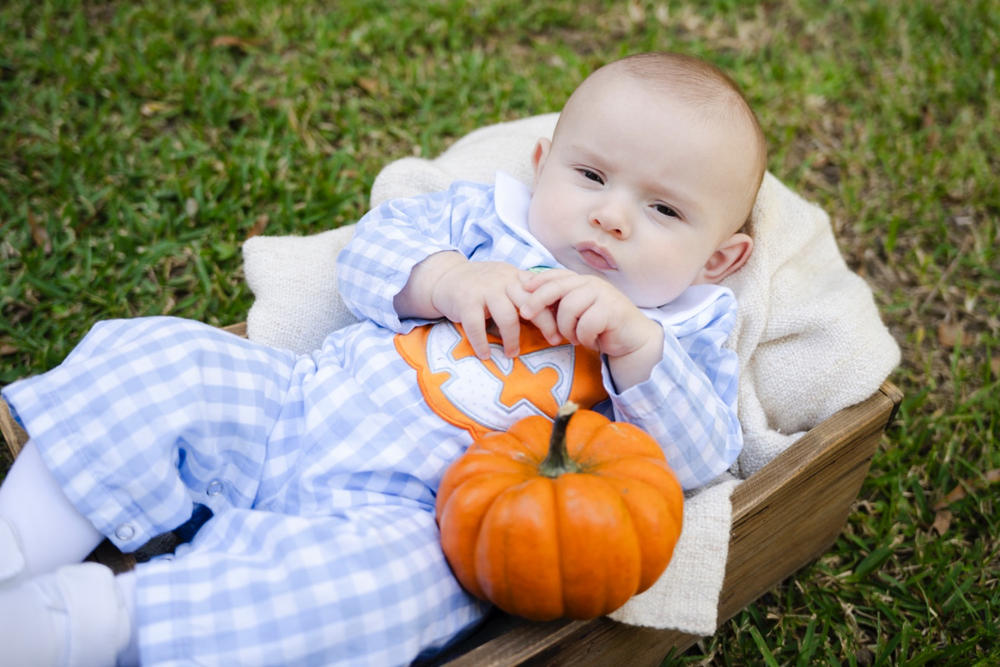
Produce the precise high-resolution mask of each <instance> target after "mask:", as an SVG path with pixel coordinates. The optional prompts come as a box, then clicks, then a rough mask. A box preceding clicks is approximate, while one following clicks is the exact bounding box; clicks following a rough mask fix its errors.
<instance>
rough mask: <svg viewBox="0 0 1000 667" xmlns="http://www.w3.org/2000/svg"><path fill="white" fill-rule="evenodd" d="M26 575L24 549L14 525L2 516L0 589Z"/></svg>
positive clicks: (0, 521)
mask: <svg viewBox="0 0 1000 667" xmlns="http://www.w3.org/2000/svg"><path fill="white" fill-rule="evenodd" d="M25 576H26V567H25V562H24V551H23V550H22V548H21V541H20V539H19V538H18V536H17V532H16V531H15V530H14V526H13V525H11V523H10V522H9V521H8V520H7V519H5V518H4V517H2V516H0V590H3V588H4V587H5V586H9V585H13V584H14V583H16V582H18V581H20V580H21V579H22V578H24V577H25Z"/></svg>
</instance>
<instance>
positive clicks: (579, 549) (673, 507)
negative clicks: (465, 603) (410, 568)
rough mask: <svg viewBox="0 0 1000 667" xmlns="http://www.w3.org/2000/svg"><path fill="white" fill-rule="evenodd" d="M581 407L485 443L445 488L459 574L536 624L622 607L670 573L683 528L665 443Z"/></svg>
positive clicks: (447, 539) (473, 449)
mask: <svg viewBox="0 0 1000 667" xmlns="http://www.w3.org/2000/svg"><path fill="white" fill-rule="evenodd" d="M576 407H577V406H576V405H574V404H567V405H566V406H564V407H563V408H562V409H560V411H559V416H558V417H557V418H556V420H555V423H553V422H552V421H550V420H549V419H547V418H545V417H541V416H537V417H527V418H525V419H522V420H520V421H518V422H517V423H516V424H514V425H513V426H512V427H511V428H510V430H508V431H506V432H492V433H489V434H487V435H485V436H483V437H482V438H480V439H478V440H476V441H475V442H473V444H472V445H471V446H470V447H469V449H468V451H467V452H466V453H465V454H464V455H463V456H462V457H461V458H460V459H458V460H457V461H456V462H455V463H454V464H452V466H451V467H450V468H449V469H448V470H447V471H446V473H445V475H444V478H443V479H442V481H441V485H440V487H439V489H438V496H437V507H436V510H437V520H438V525H439V526H440V529H441V546H442V549H443V550H444V553H445V556H446V557H447V558H448V563H449V564H450V565H451V568H452V571H453V572H454V573H455V576H456V577H457V578H458V580H459V582H460V583H461V584H462V586H463V587H465V589H466V590H468V591H469V592H470V593H472V594H473V595H475V596H477V597H479V598H482V599H484V600H489V601H490V602H492V603H494V604H495V605H497V606H498V607H500V608H501V609H503V610H504V611H506V612H508V613H511V614H515V615H518V616H523V617H525V618H529V619H533V620H552V619H556V618H561V617H568V618H575V619H586V618H594V617H597V616H601V615H604V614H607V613H610V612H612V611H614V610H615V609H617V608H618V607H620V606H621V605H623V604H625V602H626V601H627V600H628V599H629V598H630V597H631V596H633V595H635V594H636V593H640V592H642V591H644V590H646V589H647V588H649V587H650V586H651V585H652V584H653V583H654V582H655V581H656V580H657V578H659V576H660V574H662V573H663V570H664V569H666V567H667V563H668V562H669V561H670V557H671V555H672V554H673V550H674V545H675V544H676V543H677V538H678V536H679V535H680V532H681V519H682V510H683V503H684V495H683V493H682V491H681V487H680V484H678V482H677V479H676V478H675V477H674V474H673V472H672V471H671V470H670V467H669V466H668V465H667V462H666V460H665V459H664V457H663V452H662V451H661V450H660V447H659V445H658V444H657V443H656V441H655V440H653V438H652V437H651V436H650V435H648V434H647V433H646V432H644V431H642V430H641V429H639V428H638V427H636V426H633V425H631V424H627V423H622V422H612V421H609V420H608V419H607V418H605V417H604V416H602V415H600V414H598V413H596V412H592V411H590V410H579V411H577V410H576Z"/></svg>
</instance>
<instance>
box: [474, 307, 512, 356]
mask: <svg viewBox="0 0 1000 667" xmlns="http://www.w3.org/2000/svg"><path fill="white" fill-rule="evenodd" d="M487 307H488V308H489V310H490V317H491V318H492V319H493V324H495V325H496V327H497V330H498V331H499V332H500V340H501V341H502V342H503V353H504V354H505V355H506V356H507V358H509V359H512V358H514V357H516V356H517V355H518V354H520V348H521V317H520V315H519V314H518V312H517V307H516V306H515V305H514V304H513V303H512V302H511V301H510V299H508V298H506V295H502V296H500V297H497V298H494V299H492V300H491V301H490V303H489V304H488V306H487ZM473 349H475V348H473ZM477 354H478V352H477ZM486 354H487V356H486V357H483V356H480V358H481V359H485V358H487V357H488V356H489V348H488V347H487V353H486Z"/></svg>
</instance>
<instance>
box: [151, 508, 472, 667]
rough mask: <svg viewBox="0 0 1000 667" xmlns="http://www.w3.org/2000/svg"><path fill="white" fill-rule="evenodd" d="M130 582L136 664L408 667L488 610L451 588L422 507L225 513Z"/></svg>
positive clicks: (426, 511) (430, 512)
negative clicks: (320, 513)
mask: <svg viewBox="0 0 1000 667" xmlns="http://www.w3.org/2000/svg"><path fill="white" fill-rule="evenodd" d="M137 575H138V576H137V589H136V596H137V603H138V604H137V607H138V622H139V646H140V653H141V656H142V661H143V664H147V663H148V664H157V665H161V664H191V663H192V662H197V663H198V664H204V665H333V664H336V665H341V664H343V665H378V666H380V667H381V666H384V665H397V664H408V663H409V662H410V661H412V660H413V658H414V657H416V656H417V655H418V654H419V653H420V652H421V651H422V650H425V649H428V648H431V647H439V646H442V645H443V644H444V643H446V642H447V641H448V640H449V639H450V638H452V637H453V636H455V635H456V634H457V633H459V632H461V631H462V630H463V629H465V628H467V627H469V626H470V624H473V623H476V622H478V621H479V620H480V619H481V618H482V616H483V614H484V613H485V611H486V609H487V607H486V605H485V604H484V603H481V602H479V601H476V600H475V599H473V598H472V597H470V596H469V595H468V594H466V593H465V592H464V591H462V590H461V588H460V587H459V585H458V584H457V582H456V580H455V578H454V577H453V576H452V574H451V572H450V570H449V568H448V565H447V562H446V561H445V559H444V557H443V555H442V553H441V548H440V546H439V543H438V537H437V530H436V527H435V524H434V516H433V510H432V509H431V508H429V507H426V506H421V505H420V504H418V503H413V504H412V505H398V504H396V505H365V506H360V507H355V508H349V509H346V510H342V511H340V512H337V513H335V514H334V515H332V516H328V517H316V516H312V517H295V516H288V515H284V514H276V513H271V512H264V511H261V510H253V511H246V510H239V509H231V510H227V511H226V512H223V513H222V514H219V515H216V516H214V517H213V518H212V519H211V520H209V522H208V523H206V524H205V526H203V527H202V529H201V531H200V532H199V533H198V534H197V536H196V537H195V539H194V541H193V542H192V543H191V544H190V545H186V546H184V547H182V548H181V549H180V550H179V551H178V553H177V555H176V556H175V557H174V558H173V559H172V560H168V559H157V560H153V561H150V562H148V563H145V564H142V565H140V566H139V567H138V569H137Z"/></svg>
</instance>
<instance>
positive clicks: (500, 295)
mask: <svg viewBox="0 0 1000 667" xmlns="http://www.w3.org/2000/svg"><path fill="white" fill-rule="evenodd" d="M492 207H493V200H492V197H491V194H490V189H489V188H486V187H484V186H478V185H475V184H468V183H465V184H463V183H455V184H453V185H452V186H451V188H449V190H447V191H444V192H437V193H432V194H429V195H423V196H417V197H413V198H409V199H397V200H391V201H389V202H386V203H383V204H382V205H380V206H378V207H376V208H375V209H373V210H371V211H369V212H368V213H367V214H366V215H365V216H364V217H363V218H362V219H361V220H360V221H359V222H358V225H357V229H356V230H355V233H354V237H353V238H352V239H351V242H350V243H348V244H347V246H346V247H345V248H344V250H343V251H342V252H341V253H340V256H339V257H338V259H337V279H338V282H339V288H340V293H341V296H342V297H343V299H344V303H345V304H347V306H348V308H350V310H351V311H352V312H353V313H354V314H355V315H356V316H358V317H359V318H366V319H370V320H372V321H374V322H376V323H378V324H381V325H382V326H384V327H386V328H389V329H392V330H393V331H407V330H409V328H410V327H412V326H413V325H414V324H420V323H421V321H420V320H425V321H426V320H434V319H437V318H440V317H447V318H448V319H450V320H452V321H455V322H459V323H461V324H462V325H463V328H464V329H465V331H466V335H467V336H468V337H469V340H470V343H472V345H473V349H474V350H475V351H476V354H477V355H479V356H480V357H483V358H485V357H488V356H489V344H488V342H487V339H486V320H487V318H492V319H493V320H494V321H495V323H496V325H497V327H498V329H499V330H500V334H501V338H502V340H503V341H504V351H505V352H506V353H507V354H508V355H509V356H514V355H516V354H517V346H518V329H519V320H518V317H517V310H516V308H515V307H514V305H513V302H512V301H511V299H510V297H509V296H507V294H506V292H507V290H510V291H511V292H516V291H517V290H521V287H520V280H519V277H518V276H519V275H520V274H521V273H522V272H521V271H519V270H518V269H517V268H516V267H514V266H512V265H509V264H506V263H503V262H474V263H473V262H470V261H469V260H468V259H467V258H468V257H469V256H470V255H471V254H472V253H473V252H475V250H476V249H477V248H478V247H480V246H481V245H483V244H484V243H487V242H488V241H489V240H490V238H489V235H488V232H486V231H484V229H483V228H481V227H478V226H477V225H476V224H475V221H476V220H478V219H481V218H482V217H483V215H484V211H487V210H492ZM401 320H409V321H408V322H405V323H404V322H402V321H401Z"/></svg>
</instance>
